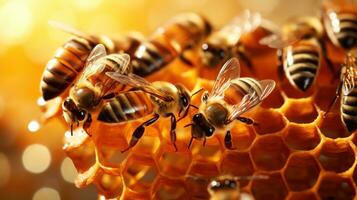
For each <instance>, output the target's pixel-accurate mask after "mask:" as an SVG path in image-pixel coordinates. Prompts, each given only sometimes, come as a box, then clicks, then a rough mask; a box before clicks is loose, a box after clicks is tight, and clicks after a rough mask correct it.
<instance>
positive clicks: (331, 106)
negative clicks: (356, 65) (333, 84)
mask: <svg viewBox="0 0 357 200" xmlns="http://www.w3.org/2000/svg"><path fill="white" fill-rule="evenodd" d="M341 87H342V82H340V83H339V84H338V86H337V88H336V93H335V97H334V98H333V101H332V102H331V103H330V105H329V106H328V107H327V110H326V112H325V114H324V116H323V117H324V118H325V117H326V116H327V114H328V113H329V112H330V111H331V109H332V108H333V107H334V105H335V104H336V102H337V99H338V98H339V97H340V90H341Z"/></svg>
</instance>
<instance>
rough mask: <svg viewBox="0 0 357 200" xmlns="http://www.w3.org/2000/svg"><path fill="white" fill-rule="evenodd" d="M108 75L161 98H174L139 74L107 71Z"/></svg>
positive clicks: (168, 99) (165, 99)
mask: <svg viewBox="0 0 357 200" xmlns="http://www.w3.org/2000/svg"><path fill="white" fill-rule="evenodd" d="M106 75H107V76H109V77H110V78H112V79H114V80H116V81H118V82H119V83H121V84H124V85H129V86H131V87H134V88H139V89H141V90H142V91H144V92H146V93H148V94H150V95H153V96H155V97H157V98H159V99H162V100H164V101H172V100H173V99H172V97H170V96H168V95H166V94H165V93H163V92H161V91H159V90H158V89H156V88H155V87H153V86H152V84H151V83H150V82H148V81H146V80H145V79H143V78H141V77H140V76H137V75H135V74H128V75H124V74H121V73H118V72H107V73H106Z"/></svg>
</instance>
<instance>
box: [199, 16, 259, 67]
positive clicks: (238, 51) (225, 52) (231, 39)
mask: <svg viewBox="0 0 357 200" xmlns="http://www.w3.org/2000/svg"><path fill="white" fill-rule="evenodd" d="M260 24H261V16H260V14H259V13H251V12H249V11H245V12H244V13H243V14H242V15H239V16H237V17H235V18H233V20H231V22H229V23H228V24H227V25H225V26H223V27H222V28H221V29H219V30H217V31H215V32H213V33H212V34H211V35H210V36H209V37H208V38H207V39H206V40H205V42H204V43H203V44H202V46H201V51H200V53H201V57H202V63H203V65H204V66H206V67H210V68H214V67H217V66H221V65H222V64H223V63H224V62H225V61H227V60H228V59H229V58H230V57H233V56H239V57H240V59H241V60H243V61H244V62H245V63H246V65H247V66H248V67H249V68H251V67H252V62H251V60H250V59H249V57H248V56H247V55H246V52H245V47H244V45H243V44H242V43H240V40H239V39H240V37H241V35H243V34H246V33H249V32H251V31H254V30H255V29H256V28H257V27H258V26H259V25H260Z"/></svg>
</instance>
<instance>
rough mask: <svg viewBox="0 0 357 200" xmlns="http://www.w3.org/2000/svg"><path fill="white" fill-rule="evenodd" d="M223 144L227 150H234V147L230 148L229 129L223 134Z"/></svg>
mask: <svg viewBox="0 0 357 200" xmlns="http://www.w3.org/2000/svg"><path fill="white" fill-rule="evenodd" d="M224 146H225V147H226V148H227V149H229V150H234V149H236V148H232V136H231V131H227V133H226V135H225V136H224Z"/></svg>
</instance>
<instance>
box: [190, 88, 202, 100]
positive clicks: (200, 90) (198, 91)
mask: <svg viewBox="0 0 357 200" xmlns="http://www.w3.org/2000/svg"><path fill="white" fill-rule="evenodd" d="M202 91H203V88H201V89H199V90H197V91H196V92H194V93H193V94H191V98H192V97H193V96H195V95H196V94H198V93H200V92H202Z"/></svg>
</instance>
